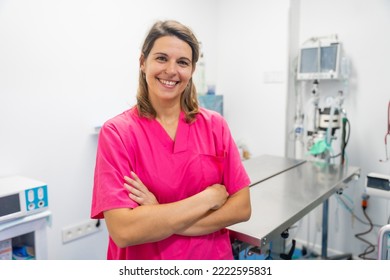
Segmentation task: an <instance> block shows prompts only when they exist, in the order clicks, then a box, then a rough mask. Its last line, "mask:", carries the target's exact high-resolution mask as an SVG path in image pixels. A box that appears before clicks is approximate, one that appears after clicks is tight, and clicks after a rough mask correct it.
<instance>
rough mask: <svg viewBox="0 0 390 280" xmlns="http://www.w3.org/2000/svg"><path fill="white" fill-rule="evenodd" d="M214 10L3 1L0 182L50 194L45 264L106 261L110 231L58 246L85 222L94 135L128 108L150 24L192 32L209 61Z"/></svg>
mask: <svg viewBox="0 0 390 280" xmlns="http://www.w3.org/2000/svg"><path fill="white" fill-rule="evenodd" d="M216 4H217V2H215V1H207V0H201V1H191V0H186V1H180V0H166V1H153V0H146V1H120V0H117V1H111V0H110V1H88V0H81V1H79V0H77V1H75V0H73V1H51V0H38V1H8V0H3V1H0V42H1V43H0V131H1V132H0V134H1V137H0V155H1V156H0V176H8V175H13V174H20V175H24V176H28V177H32V178H36V179H39V180H41V181H44V182H46V183H47V184H48V186H49V201H50V202H49V203H50V210H51V211H52V225H51V227H50V228H49V230H48V236H49V237H48V249H49V252H48V253H49V258H50V259H104V258H105V256H106V244H107V233H106V231H103V232H102V233H99V234H94V235H91V236H89V237H86V238H83V239H79V240H77V241H74V242H71V243H68V244H65V245H63V244H62V240H61V229H62V228H64V227H66V226H69V225H73V224H77V223H79V222H82V221H85V220H88V219H89V214H90V202H91V191H92V182H93V168H94V161H95V152H96V144H97V135H94V134H93V128H94V126H95V125H100V124H101V123H102V122H103V121H104V120H106V119H107V118H109V117H111V116H113V115H115V114H118V113H120V112H122V110H124V109H126V108H128V107H129V106H130V105H131V104H133V103H134V100H135V98H134V97H135V91H136V86H137V77H138V57H139V53H140V46H141V43H142V40H143V38H144V36H145V35H146V32H147V30H148V29H149V27H150V26H151V24H152V23H153V22H154V21H155V20H156V19H167V18H174V19H177V20H179V21H182V22H183V23H185V24H188V25H189V26H191V27H192V28H193V29H194V31H195V33H196V35H197V36H198V37H199V39H200V40H202V41H204V45H205V51H207V53H208V54H209V56H210V57H214V56H215V53H216V48H215V47H214V46H216V39H215V38H216V24H215V14H216V10H217V9H216V7H217V6H216ZM208 64H209V68H210V70H209V72H210V73H209V76H210V77H209V78H210V79H215V75H213V73H215V69H216V66H215V62H213V61H212V60H211V62H210V63H208Z"/></svg>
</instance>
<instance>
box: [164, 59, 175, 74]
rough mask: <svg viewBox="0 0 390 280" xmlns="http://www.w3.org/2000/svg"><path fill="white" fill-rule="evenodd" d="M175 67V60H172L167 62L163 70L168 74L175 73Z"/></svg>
mask: <svg viewBox="0 0 390 280" xmlns="http://www.w3.org/2000/svg"><path fill="white" fill-rule="evenodd" d="M176 67H177V65H176V62H173V61H172V62H168V63H167V67H166V69H165V72H166V73H167V74H170V75H173V74H176V71H177V69H176Z"/></svg>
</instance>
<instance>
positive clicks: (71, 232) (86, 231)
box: [62, 220, 102, 243]
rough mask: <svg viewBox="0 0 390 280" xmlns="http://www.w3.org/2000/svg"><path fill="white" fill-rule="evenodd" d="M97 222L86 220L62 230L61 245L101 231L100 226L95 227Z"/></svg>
mask: <svg viewBox="0 0 390 280" xmlns="http://www.w3.org/2000/svg"><path fill="white" fill-rule="evenodd" d="M98 222H99V221H98V220H88V221H85V222H83V223H79V224H76V225H73V226H69V227H65V228H63V229H62V243H68V242H71V241H73V240H76V239H79V238H81V237H84V236H87V235H90V234H92V233H95V232H98V231H101V230H102V225H101V223H100V225H99V226H96V225H97V223H98Z"/></svg>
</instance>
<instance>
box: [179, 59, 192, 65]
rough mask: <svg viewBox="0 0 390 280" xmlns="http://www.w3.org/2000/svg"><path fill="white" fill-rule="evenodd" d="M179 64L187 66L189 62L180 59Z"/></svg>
mask: <svg viewBox="0 0 390 280" xmlns="http://www.w3.org/2000/svg"><path fill="white" fill-rule="evenodd" d="M179 64H180V65H183V66H189V65H190V63H189V62H188V61H185V60H180V61H179Z"/></svg>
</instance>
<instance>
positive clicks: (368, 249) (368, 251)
mask: <svg viewBox="0 0 390 280" xmlns="http://www.w3.org/2000/svg"><path fill="white" fill-rule="evenodd" d="M368 198H369V195H368V194H366V193H364V194H363V195H362V209H363V214H364V216H365V217H366V219H367V221H368V222H369V225H370V228H369V229H368V230H367V231H364V232H361V233H358V234H355V237H356V238H357V239H359V240H360V241H362V242H364V243H366V244H367V245H368V246H367V247H366V249H365V250H364V252H363V253H361V254H359V258H361V259H364V260H375V259H374V258H369V257H367V255H369V254H371V253H373V252H374V251H375V245H374V244H372V243H371V242H369V241H368V240H366V239H364V238H362V237H361V236H363V235H366V234H368V233H370V232H371V231H372V229H373V228H374V225H373V223H372V221H371V219H370V217H369V216H368V214H367V212H366V209H367V206H368Z"/></svg>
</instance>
